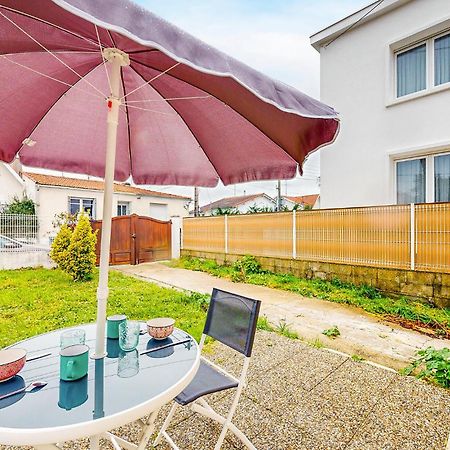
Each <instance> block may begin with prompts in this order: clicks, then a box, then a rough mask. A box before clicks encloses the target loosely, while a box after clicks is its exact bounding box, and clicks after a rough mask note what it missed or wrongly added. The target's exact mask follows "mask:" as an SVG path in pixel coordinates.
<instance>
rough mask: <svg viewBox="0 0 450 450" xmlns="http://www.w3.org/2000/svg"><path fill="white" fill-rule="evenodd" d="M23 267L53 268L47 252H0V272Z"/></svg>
mask: <svg viewBox="0 0 450 450" xmlns="http://www.w3.org/2000/svg"><path fill="white" fill-rule="evenodd" d="M24 267H46V268H51V267H54V263H53V261H52V260H51V259H50V257H49V256H48V252H47V251H35V252H0V270H6V269H21V268H24Z"/></svg>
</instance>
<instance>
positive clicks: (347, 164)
mask: <svg viewBox="0 0 450 450" xmlns="http://www.w3.org/2000/svg"><path fill="white" fill-rule="evenodd" d="M349 27H351V29H350V28H349ZM311 44H312V45H313V47H314V48H315V49H316V50H318V51H319V52H320V64H321V99H322V100H323V101H324V102H325V103H327V104H330V105H332V106H333V107H334V108H335V109H336V110H337V111H339V112H340V115H341V121H342V123H341V131H340V134H339V136H338V138H337V140H336V142H335V143H334V144H332V145H330V146H328V147H326V148H324V149H323V150H322V151H321V187H320V197H321V207H322V208H330V207H344V206H358V205H384V204H395V203H398V204H405V203H411V202H414V203H418V202H439V201H450V0H426V1H425V0H384V1H383V2H375V3H372V4H371V5H369V6H367V7H366V8H363V9H362V10H360V11H358V12H356V13H354V14H352V15H350V16H348V17H346V18H344V19H342V20H341V21H339V22H336V23H335V24H332V25H330V26H329V27H327V28H325V29H324V30H322V31H319V32H318V33H316V34H314V35H313V36H312V37H311Z"/></svg>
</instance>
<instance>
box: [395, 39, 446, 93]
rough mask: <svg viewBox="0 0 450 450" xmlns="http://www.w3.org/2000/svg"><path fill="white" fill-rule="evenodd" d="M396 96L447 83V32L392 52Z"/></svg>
mask: <svg viewBox="0 0 450 450" xmlns="http://www.w3.org/2000/svg"><path fill="white" fill-rule="evenodd" d="M395 61H396V97H397V98H400V97H404V96H405V95H409V94H413V93H415V92H420V91H426V90H429V89H431V88H433V87H436V86H441V85H443V84H445V83H450V33H448V32H447V33H446V34H444V35H440V36H434V37H432V38H429V39H427V40H425V41H422V42H420V43H418V44H417V45H414V46H411V47H408V48H406V49H404V50H401V51H398V52H396V53H395Z"/></svg>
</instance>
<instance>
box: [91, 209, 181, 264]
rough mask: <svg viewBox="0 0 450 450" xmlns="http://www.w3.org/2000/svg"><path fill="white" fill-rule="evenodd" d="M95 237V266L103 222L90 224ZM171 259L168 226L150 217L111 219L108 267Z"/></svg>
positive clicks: (168, 224) (169, 224)
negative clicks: (95, 234)
mask: <svg viewBox="0 0 450 450" xmlns="http://www.w3.org/2000/svg"><path fill="white" fill-rule="evenodd" d="M91 225H92V229H93V230H94V231H95V230H98V234H97V246H96V253H97V264H98V263H99V260H100V243H101V238H102V221H101V220H94V221H92V222H91ZM171 255H172V242H171V222H170V221H169V222H163V221H161V220H157V219H153V218H151V217H144V216H138V215H136V214H133V215H131V216H120V217H113V219H112V227H111V249H110V254H109V263H110V264H111V265H120V264H140V263H144V262H152V261H161V260H164V259H170V258H171Z"/></svg>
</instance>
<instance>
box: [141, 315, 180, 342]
mask: <svg viewBox="0 0 450 450" xmlns="http://www.w3.org/2000/svg"><path fill="white" fill-rule="evenodd" d="M174 325H175V319H171V318H170V317H158V318H156V319H151V320H149V321H148V322H147V331H148V334H149V335H150V336H151V337H152V338H153V339H167V338H168V337H169V336H170V335H171V334H172V333H173V326H174Z"/></svg>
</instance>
